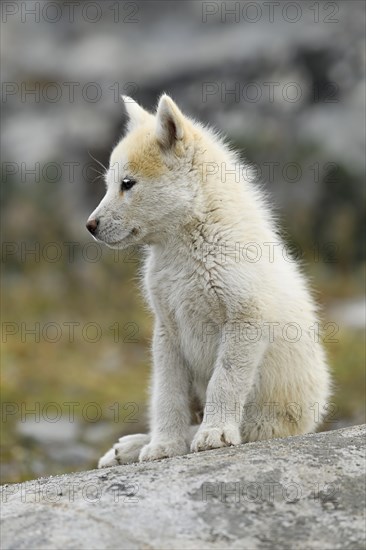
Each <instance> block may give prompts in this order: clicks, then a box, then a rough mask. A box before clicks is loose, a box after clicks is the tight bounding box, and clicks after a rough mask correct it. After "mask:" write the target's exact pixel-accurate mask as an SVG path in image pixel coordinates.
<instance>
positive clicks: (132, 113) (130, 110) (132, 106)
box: [121, 95, 152, 130]
mask: <svg viewBox="0 0 366 550" xmlns="http://www.w3.org/2000/svg"><path fill="white" fill-rule="evenodd" d="M121 97H122V100H123V103H124V105H125V109H126V112H127V115H128V124H127V128H128V130H132V128H136V126H139V125H140V124H143V123H144V122H146V120H148V118H149V117H151V116H152V115H151V114H150V113H148V112H147V111H145V109H143V108H142V107H140V105H139V104H138V103H136V101H135V100H134V99H132V97H128V96H127V95H122V96H121Z"/></svg>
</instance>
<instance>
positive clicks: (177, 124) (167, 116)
mask: <svg viewBox="0 0 366 550" xmlns="http://www.w3.org/2000/svg"><path fill="white" fill-rule="evenodd" d="M184 126H185V121H184V115H183V113H182V112H181V111H180V110H179V107H178V106H177V105H176V104H175V103H174V101H173V100H172V99H171V98H170V97H169V96H168V95H166V94H164V95H162V96H161V98H160V100H159V104H158V108H157V111H156V137H157V139H158V141H159V143H160V144H161V145H162V146H163V147H164V148H165V149H168V148H171V147H173V146H174V145H175V144H176V142H177V141H179V140H182V139H183V137H184Z"/></svg>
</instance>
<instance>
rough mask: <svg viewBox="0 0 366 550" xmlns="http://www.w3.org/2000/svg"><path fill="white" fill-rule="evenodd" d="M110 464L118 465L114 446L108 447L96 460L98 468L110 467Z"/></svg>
mask: <svg viewBox="0 0 366 550" xmlns="http://www.w3.org/2000/svg"><path fill="white" fill-rule="evenodd" d="M111 466H118V462H117V459H116V453H115V452H114V448H112V449H109V451H107V452H106V453H105V455H103V456H102V458H100V459H99V462H98V468H110V467H111Z"/></svg>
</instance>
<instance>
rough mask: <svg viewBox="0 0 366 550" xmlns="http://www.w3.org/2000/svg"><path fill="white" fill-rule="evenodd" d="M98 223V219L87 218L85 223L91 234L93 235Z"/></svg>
mask: <svg viewBox="0 0 366 550" xmlns="http://www.w3.org/2000/svg"><path fill="white" fill-rule="evenodd" d="M98 225H99V220H89V221H88V222H87V224H86V228H87V229H88V230H89V231H90V233H91V234H92V235H94V234H95V232H96V230H97V227H98Z"/></svg>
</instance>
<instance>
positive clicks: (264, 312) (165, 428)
mask: <svg viewBox="0 0 366 550" xmlns="http://www.w3.org/2000/svg"><path fill="white" fill-rule="evenodd" d="M124 101H125V106H126V109H127V112H128V115H129V125H128V132H127V135H126V136H125V137H124V138H123V139H122V140H121V142H120V143H119V144H118V145H117V147H116V148H115V149H114V151H113V153H112V155H111V163H110V168H109V170H108V174H107V177H106V179H107V192H106V195H105V197H104V198H103V200H102V201H101V203H100V204H99V206H98V207H97V208H96V210H95V211H94V212H93V213H92V214H91V216H90V218H89V219H98V220H99V226H98V231H97V233H96V235H95V236H96V238H97V239H98V240H100V241H102V242H105V243H106V244H107V245H109V246H111V247H114V248H123V247H125V246H129V245H131V244H146V245H148V246H147V249H148V253H147V257H146V261H145V267H144V289H145V294H146V297H147V300H148V303H149V304H150V307H151V309H152V311H153V313H154V316H155V328H154V338H153V377H152V392H151V393H152V394H151V414H150V422H151V426H150V433H149V434H137V435H135V436H127V437H125V438H121V439H120V441H119V443H117V444H116V445H115V446H114V448H113V449H112V450H111V451H108V453H107V454H106V455H105V456H104V457H103V458H102V459H101V460H100V462H99V466H100V467H105V466H111V465H115V464H117V463H119V464H122V463H128V462H133V461H137V460H138V459H139V460H140V461H144V460H155V459H160V458H164V457H171V456H175V455H180V454H184V453H187V452H188V451H189V449H191V451H201V450H206V449H212V448H216V447H222V446H225V445H236V444H239V443H241V442H247V441H256V440H261V439H267V438H272V437H284V436H288V435H295V434H302V433H306V432H310V431H312V430H314V429H315V428H316V425H317V424H318V423H319V422H320V421H321V413H322V411H324V409H325V406H326V402H327V399H328V397H329V391H330V378H329V373H328V367H327V363H326V358H325V355H324V351H323V349H322V345H321V344H320V343H318V341H317V339H316V337H315V332H316V331H315V330H314V329H315V327H316V323H317V315H316V308H315V305H314V302H313V300H312V298H311V296H310V294H309V291H308V289H307V286H306V283H305V280H304V276H303V275H302V273H301V272H300V270H299V267H298V266H297V265H296V264H295V263H294V262H293V261H291V259H290V258H288V257H287V256H286V255H284V254H283V244H282V242H281V239H280V237H279V236H278V234H277V231H276V226H275V222H274V220H273V217H272V215H271V212H270V208H269V207H268V204H267V203H266V201H265V199H264V197H263V193H262V191H261V190H260V188H259V187H258V186H257V185H256V184H255V183H254V182H252V181H250V178H249V177H248V174H249V171H248V170H246V166H245V165H243V164H241V163H240V162H239V160H238V158H237V156H236V155H235V154H234V152H232V151H231V150H230V149H229V148H228V147H227V146H226V145H225V144H224V143H223V141H222V140H221V139H220V138H219V137H218V136H217V135H216V134H215V133H214V132H213V131H211V130H209V129H206V128H203V127H202V126H201V125H200V124H199V123H197V122H195V121H193V120H191V119H189V118H188V117H186V116H184V115H183V114H182V113H181V111H180V110H179V108H178V107H177V105H176V104H175V103H174V102H173V100H172V99H171V98H169V97H168V96H166V95H163V96H162V97H161V99H160V102H159V105H158V109H157V113H156V114H155V115H152V114H150V113H147V112H146V111H145V110H143V108H142V107H140V106H139V105H137V104H136V103H135V102H134V101H133V100H131V99H130V98H124ZM126 177H130V178H133V179H134V180H136V184H135V185H134V187H132V188H131V189H130V190H128V191H124V192H121V190H120V185H121V180H123V179H124V178H126ZM193 404H195V407H196V410H197V411H198V413H200V411H201V414H202V415H203V420H202V422H201V424H200V425H199V426H191V424H192V416H193V409H194V406H193ZM197 411H196V412H197ZM201 418H202V416H201Z"/></svg>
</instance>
